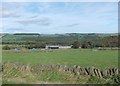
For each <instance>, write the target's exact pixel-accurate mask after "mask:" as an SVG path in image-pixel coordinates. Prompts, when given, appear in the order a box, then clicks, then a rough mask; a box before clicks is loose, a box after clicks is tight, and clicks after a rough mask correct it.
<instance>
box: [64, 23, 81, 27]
mask: <svg viewBox="0 0 120 86" xmlns="http://www.w3.org/2000/svg"><path fill="white" fill-rule="evenodd" d="M78 25H80V24H77V23H76V24H70V25H65V26H64V27H75V26H78Z"/></svg>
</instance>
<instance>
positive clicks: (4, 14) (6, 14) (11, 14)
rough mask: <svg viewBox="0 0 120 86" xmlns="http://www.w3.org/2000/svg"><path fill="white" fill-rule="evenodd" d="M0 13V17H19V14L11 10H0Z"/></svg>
mask: <svg viewBox="0 0 120 86" xmlns="http://www.w3.org/2000/svg"><path fill="white" fill-rule="evenodd" d="M0 15H2V18H8V17H21V15H19V14H17V13H16V12H13V11H2V12H0Z"/></svg>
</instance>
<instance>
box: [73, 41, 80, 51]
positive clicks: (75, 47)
mask: <svg viewBox="0 0 120 86" xmlns="http://www.w3.org/2000/svg"><path fill="white" fill-rule="evenodd" d="M79 47H80V43H79V42H78V41H75V42H74V43H73V45H72V48H74V49H77V48H79Z"/></svg>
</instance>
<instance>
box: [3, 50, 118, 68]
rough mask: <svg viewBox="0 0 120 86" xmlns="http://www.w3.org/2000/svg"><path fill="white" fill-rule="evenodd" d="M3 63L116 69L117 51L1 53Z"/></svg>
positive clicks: (6, 51) (8, 51) (12, 51)
mask: <svg viewBox="0 0 120 86" xmlns="http://www.w3.org/2000/svg"><path fill="white" fill-rule="evenodd" d="M2 61H3V62H13V63H14V62H15V63H24V64H63V65H68V66H73V65H80V66H81V67H91V66H94V67H97V68H100V69H105V68H111V67H118V51H117V50H97V51H93V50H91V49H58V50H52V51H42V50H38V51H31V50H23V51H19V52H16V51H15V50H3V51H2Z"/></svg>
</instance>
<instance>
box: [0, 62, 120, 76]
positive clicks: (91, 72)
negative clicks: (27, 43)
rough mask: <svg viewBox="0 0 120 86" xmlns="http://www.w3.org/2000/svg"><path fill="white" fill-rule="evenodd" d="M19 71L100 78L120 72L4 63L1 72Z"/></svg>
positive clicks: (114, 69)
mask: <svg viewBox="0 0 120 86" xmlns="http://www.w3.org/2000/svg"><path fill="white" fill-rule="evenodd" d="M13 68H14V69H17V70H19V71H28V72H33V73H40V72H44V71H60V72H64V73H68V74H73V75H77V76H80V75H88V76H97V77H100V78H105V77H111V76H114V75H118V74H119V73H120V70H119V69H118V68H108V69H105V70H100V69H98V68H95V67H80V66H79V65H74V66H73V67H68V66H66V65H42V64H36V65H32V64H28V65H26V64H25V65H24V64H18V63H3V64H2V69H1V71H2V72H4V71H5V70H7V69H13Z"/></svg>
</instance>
